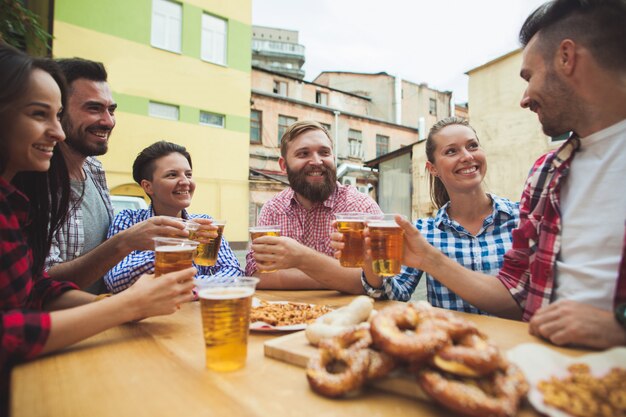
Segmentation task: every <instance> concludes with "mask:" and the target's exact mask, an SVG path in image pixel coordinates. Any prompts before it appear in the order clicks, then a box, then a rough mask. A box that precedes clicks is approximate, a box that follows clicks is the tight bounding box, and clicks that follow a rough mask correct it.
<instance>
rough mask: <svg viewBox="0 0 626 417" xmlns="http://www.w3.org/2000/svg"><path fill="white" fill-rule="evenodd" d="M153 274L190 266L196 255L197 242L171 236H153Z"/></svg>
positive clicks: (156, 274)
mask: <svg viewBox="0 0 626 417" xmlns="http://www.w3.org/2000/svg"><path fill="white" fill-rule="evenodd" d="M153 240H154V255H155V256H154V257H155V259H154V276H156V277H158V276H159V275H163V274H167V273H168V272H173V271H180V270H181V269H186V268H190V267H191V266H192V265H193V264H192V262H193V258H194V256H195V255H196V247H197V246H198V242H194V241H193V240H189V239H177V238H173V237H155V238H153Z"/></svg>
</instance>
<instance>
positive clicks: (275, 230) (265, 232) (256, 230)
mask: <svg viewBox="0 0 626 417" xmlns="http://www.w3.org/2000/svg"><path fill="white" fill-rule="evenodd" d="M261 236H280V226H278V225H272V226H254V227H251V228H250V240H251V241H252V242H254V239H256V238H259V237H261ZM257 263H258V264H259V265H263V264H262V263H260V262H257ZM276 271H277V270H276V269H272V270H271V271H267V270H266V271H259V272H261V273H268V272H276Z"/></svg>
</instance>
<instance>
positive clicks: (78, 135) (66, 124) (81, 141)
mask: <svg viewBox="0 0 626 417" xmlns="http://www.w3.org/2000/svg"><path fill="white" fill-rule="evenodd" d="M62 125H63V131H64V132H65V135H66V138H65V143H66V144H67V145H68V146H70V147H71V148H72V149H74V150H75V151H76V152H78V153H80V154H81V155H84V156H99V155H104V154H105V153H107V151H108V150H109V144H108V140H107V142H104V143H92V142H90V141H89V139H88V138H87V135H88V134H89V133H88V132H87V131H80V130H79V129H74V125H73V124H72V121H71V120H70V118H69V117H67V118H64V120H63V123H62ZM87 129H99V130H107V131H108V132H109V135H110V134H111V129H109V128H106V127H98V126H89V127H88V128H87Z"/></svg>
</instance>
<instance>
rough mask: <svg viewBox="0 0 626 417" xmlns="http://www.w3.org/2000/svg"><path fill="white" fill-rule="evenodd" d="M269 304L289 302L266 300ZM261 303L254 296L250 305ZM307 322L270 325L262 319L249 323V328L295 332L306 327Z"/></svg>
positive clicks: (263, 330)
mask: <svg viewBox="0 0 626 417" xmlns="http://www.w3.org/2000/svg"><path fill="white" fill-rule="evenodd" d="M267 302H268V303H269V304H289V302H288V301H267ZM291 304H304V303H291ZM260 305H261V300H259V299H258V298H256V297H254V298H252V307H258V306H260ZM309 305H310V306H314V304H309ZM306 326H307V324H306V323H303V324H292V325H290V326H272V325H271V324H268V323H265V322H264V321H255V322H254V323H250V330H254V331H255V332H295V331H298V330H304V329H306Z"/></svg>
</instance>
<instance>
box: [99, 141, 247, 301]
mask: <svg viewBox="0 0 626 417" xmlns="http://www.w3.org/2000/svg"><path fill="white" fill-rule="evenodd" d="M133 178H134V180H135V181H136V182H137V183H138V184H139V185H141V187H142V188H143V189H144V191H145V192H146V194H147V195H148V196H149V197H150V200H151V204H150V207H148V208H147V209H140V210H123V211H121V212H120V213H118V215H117V216H116V217H115V219H114V220H113V223H112V224H111V227H110V228H109V232H108V235H107V238H109V237H111V236H113V235H114V234H116V233H119V232H120V231H122V230H125V229H127V228H129V227H132V226H133V225H134V224H136V223H139V222H142V221H144V220H147V219H149V218H150V217H153V216H169V217H180V218H183V219H188V218H190V219H194V220H195V221H197V222H198V223H201V224H204V225H207V226H209V225H210V224H211V217H210V216H208V215H206V214H189V213H187V210H186V208H187V207H189V205H190V204H191V198H192V197H193V193H194V191H195V189H196V184H195V182H194V180H193V175H192V169H191V156H190V155H189V152H187V150H186V149H185V148H184V147H183V146H180V145H176V144H174V143H171V142H165V141H160V142H156V143H154V144H152V145H150V146H148V147H147V148H145V149H144V150H143V151H141V152H140V153H139V155H138V156H137V158H136V159H135V162H134V163H133ZM212 229H213V231H214V230H216V228H215V227H212ZM179 232H180V234H181V236H180V237H186V236H187V232H185V231H183V230H180V231H179ZM196 268H197V269H198V276H204V275H216V274H219V275H221V276H241V275H243V270H242V269H241V267H240V266H239V261H238V260H237V257H236V256H235V254H234V253H233V251H232V250H231V248H230V245H229V244H228V242H227V241H226V239H222V244H221V246H220V249H219V252H218V254H217V262H216V263H215V265H214V266H196ZM153 270H154V252H153V251H133V252H131V253H130V255H128V256H127V257H126V258H124V259H123V260H122V261H121V262H120V263H119V264H117V265H116V266H115V267H113V269H111V270H110V271H109V272H108V273H107V274H106V276H105V277H104V281H105V284H106V286H107V288H108V290H109V291H111V292H113V293H117V292H120V291H122V290H124V289H126V288H128V287H129V286H130V285H132V283H133V282H135V280H137V279H138V278H139V277H140V276H141V275H142V274H144V273H152V271H153Z"/></svg>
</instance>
